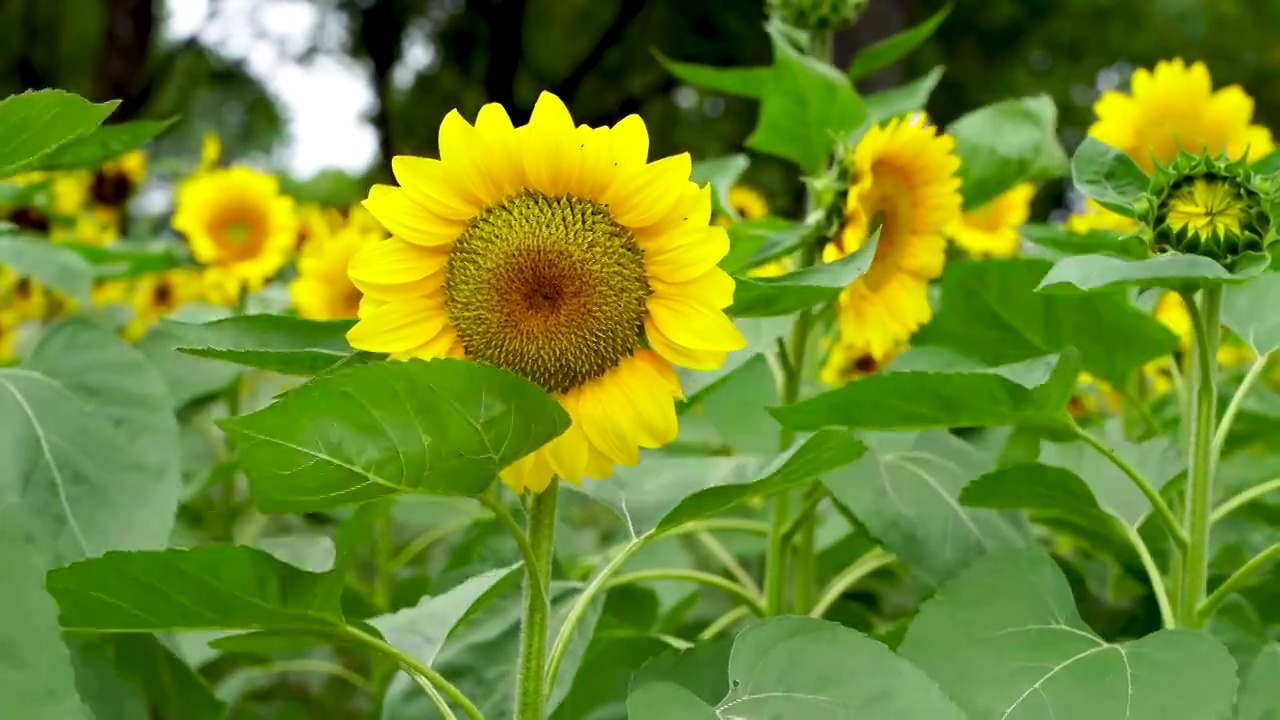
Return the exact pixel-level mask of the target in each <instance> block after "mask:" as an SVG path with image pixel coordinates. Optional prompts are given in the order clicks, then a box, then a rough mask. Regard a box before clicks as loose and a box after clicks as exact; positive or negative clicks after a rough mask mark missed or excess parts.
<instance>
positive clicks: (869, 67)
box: [849, 3, 951, 80]
mask: <svg viewBox="0 0 1280 720" xmlns="http://www.w3.org/2000/svg"><path fill="white" fill-rule="evenodd" d="M950 13H951V4H950V3H947V4H946V5H944V6H943V7H942V9H941V10H939V11H938V12H936V13H934V14H933V15H930V16H929V18H928V19H927V20H925V21H924V22H922V23H920V24H919V25H916V26H915V27H912V28H908V29H906V30H903V31H902V32H899V33H894V34H893V35H890V36H889V37H887V38H885V39H883V40H880V41H878V42H875V43H872V44H871V45H868V46H867V47H866V48H864V49H863V50H861V51H859V52H858V54H857V55H856V56H855V57H854V58H853V62H852V63H850V65H849V79H850V80H857V79H859V78H862V77H865V76H867V75H870V74H871V73H873V72H875V71H876V70H879V69H881V68H884V67H888V66H889V65H892V64H894V63H895V62H897V61H899V60H901V59H902V58H903V57H905V56H906V54H907V53H909V52H911V51H912V50H915V49H916V48H917V47H919V46H920V44H921V43H923V42H924V41H925V40H928V39H929V36H931V35H933V32H934V31H935V30H937V29H938V26H939V25H941V24H942V21H943V20H946V19H947V15H949V14H950Z"/></svg>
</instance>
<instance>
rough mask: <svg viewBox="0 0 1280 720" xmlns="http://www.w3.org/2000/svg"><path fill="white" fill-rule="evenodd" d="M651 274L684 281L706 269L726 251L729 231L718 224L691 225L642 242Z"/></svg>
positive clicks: (656, 276)
mask: <svg viewBox="0 0 1280 720" xmlns="http://www.w3.org/2000/svg"><path fill="white" fill-rule="evenodd" d="M642 247H644V251H645V256H644V265H645V270H646V271H647V272H648V273H649V276H650V277H651V278H656V279H660V280H664V281H666V282H684V281H686V280H690V279H692V278H695V277H697V276H699V275H702V274H703V273H705V272H707V271H708V270H710V269H711V268H713V267H715V266H716V263H718V262H720V261H721V260H723V259H724V256H725V255H727V254H729V234H728V233H727V232H725V230H724V228H722V227H719V226H715V225H712V226H706V225H703V226H696V225H691V226H690V227H687V228H685V229H682V230H679V231H676V232H672V233H668V234H666V235H663V236H660V237H657V238H652V239H650V240H648V241H647V242H642Z"/></svg>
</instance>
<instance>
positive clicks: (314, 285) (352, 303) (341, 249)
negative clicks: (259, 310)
mask: <svg viewBox="0 0 1280 720" xmlns="http://www.w3.org/2000/svg"><path fill="white" fill-rule="evenodd" d="M382 235H383V233H381V232H380V231H379V232H374V233H370V232H368V231H367V230H365V229H363V228H362V227H360V226H359V225H348V226H347V227H344V228H342V229H341V230H339V231H338V232H337V234H335V235H333V236H332V237H329V238H327V239H324V240H314V241H312V242H311V243H309V244H308V245H307V246H306V247H305V248H303V250H302V254H301V255H300V256H299V258H298V279H296V280H294V281H293V282H292V283H290V284H289V296H290V297H291V298H292V299H293V305H294V307H295V308H297V310H298V314H299V315H301V316H302V317H304V318H310V319H312V320H337V319H340V318H353V317H355V316H356V313H357V311H358V310H359V307H360V297H361V293H360V289H359V288H357V287H356V286H355V285H354V284H352V282H351V279H350V278H349V277H347V266H348V265H350V264H351V258H352V257H353V256H354V255H355V254H356V252H358V251H359V250H360V249H361V248H363V247H364V246H366V245H368V244H370V243H374V242H377V241H379V240H381V239H382Z"/></svg>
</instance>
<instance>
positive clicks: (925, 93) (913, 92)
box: [864, 65, 946, 122]
mask: <svg viewBox="0 0 1280 720" xmlns="http://www.w3.org/2000/svg"><path fill="white" fill-rule="evenodd" d="M945 70H946V68H944V67H943V66H941V65H939V66H937V67H935V68H934V69H932V70H930V71H929V72H928V73H926V74H924V75H921V76H920V77H918V78H916V79H915V80H912V81H911V82H907V83H903V84H902V85H899V86H898V87H893V88H889V89H888V90H881V91H879V92H875V93H872V94H870V95H868V96H866V98H864V99H865V101H866V103H867V116H868V117H869V118H870V119H871V121H872V122H884V121H885V120H889V119H891V118H895V117H898V116H899V115H906V114H907V113H910V112H915V111H917V110H924V108H925V105H927V104H928V103H929V96H930V95H932V94H933V89H934V88H935V87H937V86H938V81H939V80H941V79H942V73H943V72H945Z"/></svg>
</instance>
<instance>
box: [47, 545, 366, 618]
mask: <svg viewBox="0 0 1280 720" xmlns="http://www.w3.org/2000/svg"><path fill="white" fill-rule="evenodd" d="M326 578H327V575H325V574H324V573H311V572H307V571H305V570H299V569H298V568H296V567H294V566H292V565H290V564H288V563H285V562H282V561H280V560H277V559H276V558H275V557H273V556H271V555H268V554H267V553H265V552H263V551H261V550H256V549H254V548H249V547H243V546H238V545H204V546H200V547H195V548H191V549H188V550H177V549H171V550H158V551H149V552H110V553H107V554H106V555H103V556H101V557H96V558H90V559H88V560H81V561H80V562H77V563H74V564H72V565H69V566H67V567H64V568H59V569H56V570H52V571H50V572H49V575H48V578H47V579H46V583H47V587H48V588H49V594H51V595H53V597H54V599H55V600H57V601H58V607H59V608H60V609H61V611H62V612H61V615H60V618H59V619H60V622H61V624H62V627H63V628H65V629H67V630H85V631H95V632H159V631H166V630H240V629H256V628H270V629H275V630H282V629H301V630H309V629H310V630H315V629H326V628H333V627H336V626H338V625H340V624H341V623H342V610H341V608H339V607H338V604H337V601H336V598H334V597H333V596H332V595H331V594H328V593H325V592H323V586H324V584H325V582H326ZM326 598H329V599H328V600H326Z"/></svg>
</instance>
